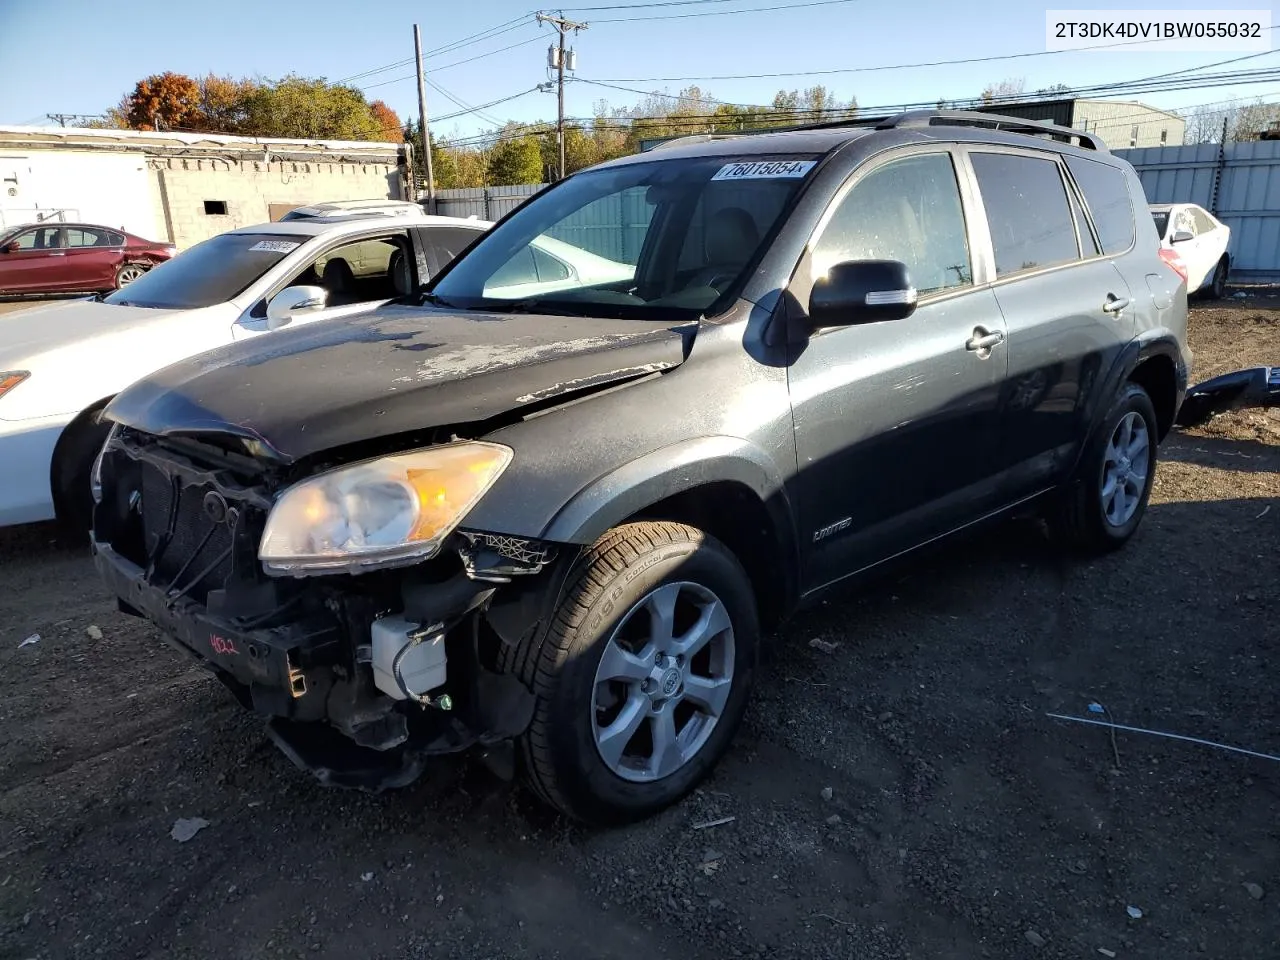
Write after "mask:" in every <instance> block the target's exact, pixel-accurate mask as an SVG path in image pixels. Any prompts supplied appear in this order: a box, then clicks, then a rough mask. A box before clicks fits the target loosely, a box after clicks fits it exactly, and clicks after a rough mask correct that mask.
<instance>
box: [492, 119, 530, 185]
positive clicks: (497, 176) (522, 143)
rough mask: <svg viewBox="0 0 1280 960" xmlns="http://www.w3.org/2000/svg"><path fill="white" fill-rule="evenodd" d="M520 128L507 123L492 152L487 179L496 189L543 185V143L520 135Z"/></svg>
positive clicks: (527, 135) (528, 136) (525, 135)
mask: <svg viewBox="0 0 1280 960" xmlns="http://www.w3.org/2000/svg"><path fill="white" fill-rule="evenodd" d="M521 129H522V128H521V127H519V126H518V125H515V124H508V125H507V127H505V128H503V131H502V133H501V139H499V141H498V143H497V144H496V145H495V146H494V148H493V150H492V151H490V154H489V163H488V167H489V178H488V180H489V183H491V184H493V185H494V186H499V187H506V186H515V185H516V184H521V183H542V169H543V168H542V147H541V144H540V143H539V142H538V138H537V137H536V136H534V135H532V134H528V133H526V134H523V135H520V134H519V131H520V130H521Z"/></svg>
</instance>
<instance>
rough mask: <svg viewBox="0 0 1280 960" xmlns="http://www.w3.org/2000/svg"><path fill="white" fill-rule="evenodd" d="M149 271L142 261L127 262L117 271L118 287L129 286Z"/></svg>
mask: <svg viewBox="0 0 1280 960" xmlns="http://www.w3.org/2000/svg"><path fill="white" fill-rule="evenodd" d="M146 272H147V268H146V267H144V266H143V265H142V264H140V263H126V264H124V265H123V266H122V267H121V268H120V269H119V270H117V271H116V289H117V290H119V289H120V288H121V287H127V286H128V285H129V284H131V283H133V281H135V280H137V279H138V278H139V277H140V276H142V275H143V274H144V273H146Z"/></svg>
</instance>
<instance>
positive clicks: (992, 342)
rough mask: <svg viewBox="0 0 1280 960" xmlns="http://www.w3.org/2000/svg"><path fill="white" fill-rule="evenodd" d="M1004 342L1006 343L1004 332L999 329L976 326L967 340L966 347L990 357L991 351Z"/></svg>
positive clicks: (980, 354)
mask: <svg viewBox="0 0 1280 960" xmlns="http://www.w3.org/2000/svg"><path fill="white" fill-rule="evenodd" d="M1002 343H1004V334H1003V333H1001V332H1000V331H999V330H987V329H986V328H985V327H974V328H973V336H972V337H970V338H969V339H968V340H967V341H965V345H964V348H965V349H966V350H972V351H974V352H975V353H977V354H978V356H980V357H989V356H990V355H991V351H992V350H993V349H994V348H996V347H998V346H1000V344H1002Z"/></svg>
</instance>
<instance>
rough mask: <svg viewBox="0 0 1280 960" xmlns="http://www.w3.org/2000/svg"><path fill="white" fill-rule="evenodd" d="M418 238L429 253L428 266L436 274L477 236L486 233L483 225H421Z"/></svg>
mask: <svg viewBox="0 0 1280 960" xmlns="http://www.w3.org/2000/svg"><path fill="white" fill-rule="evenodd" d="M417 233H418V239H419V240H421V241H422V245H423V249H424V251H425V252H426V255H427V268H428V269H429V270H430V271H431V275H432V276H435V275H436V274H437V273H439V272H440V271H441V270H443V269H444V268H445V267H446V266H448V265H449V262H450V261H451V260H453V258H454V257H456V256H457V255H458V254H460V253H461V252H462V251H463V250H465V249H467V247H468V246H470V245H471V242H472V241H473V240H475V238H476V237H478V236H480V234H482V233H484V229H483V228H481V227H475V228H474V229H472V228H467V227H419V228H418V231H417Z"/></svg>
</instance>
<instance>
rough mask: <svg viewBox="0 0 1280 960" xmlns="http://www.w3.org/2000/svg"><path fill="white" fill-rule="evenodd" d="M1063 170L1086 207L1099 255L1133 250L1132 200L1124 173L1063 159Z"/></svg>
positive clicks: (1107, 166) (1106, 166)
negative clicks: (1065, 164) (1082, 197)
mask: <svg viewBox="0 0 1280 960" xmlns="http://www.w3.org/2000/svg"><path fill="white" fill-rule="evenodd" d="M1067 169H1068V170H1070V171H1071V176H1073V177H1074V178H1075V181H1076V183H1077V184H1079V186H1080V190H1081V192H1082V193H1083V194H1084V199H1085V203H1087V204H1088V205H1089V213H1090V215H1092V217H1093V225H1094V226H1095V227H1096V228H1097V230H1098V239H1099V241H1100V242H1101V243H1102V252H1103V253H1107V254H1113V253H1124V252H1125V251H1126V250H1128V249H1129V248H1130V247H1131V246H1133V236H1134V223H1133V200H1132V198H1130V196H1129V182H1128V178H1126V177H1125V175H1124V172H1123V171H1122V170H1120V169H1118V168H1116V167H1113V166H1111V165H1110V164H1107V163H1099V162H1098V161H1097V160H1086V159H1084V158H1083V157H1067Z"/></svg>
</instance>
